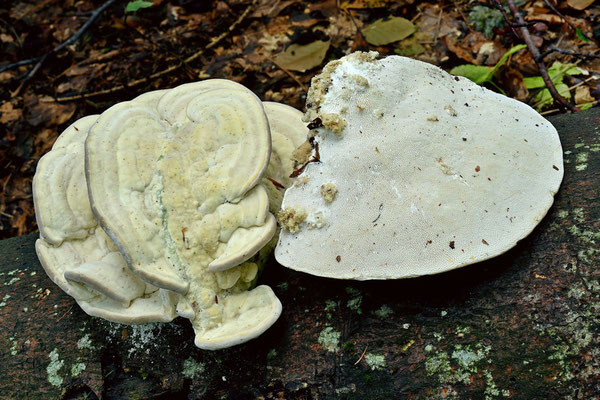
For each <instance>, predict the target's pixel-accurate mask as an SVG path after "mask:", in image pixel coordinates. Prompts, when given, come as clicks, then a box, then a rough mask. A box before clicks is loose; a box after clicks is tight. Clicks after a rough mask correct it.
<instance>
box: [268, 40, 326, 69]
mask: <svg viewBox="0 0 600 400" xmlns="http://www.w3.org/2000/svg"><path fill="white" fill-rule="evenodd" d="M329 44H330V42H329V41H327V42H324V41H322V40H317V41H316V42H312V43H310V44H306V45H299V44H292V45H291V46H289V47H288V48H287V49H285V51H283V52H282V53H279V54H277V56H275V62H276V63H277V64H278V65H279V66H281V67H282V68H285V69H289V70H291V71H300V72H304V71H306V70H309V69H311V68H314V67H317V66H319V65H321V63H322V62H323V60H324V59H325V55H326V54H327V50H329Z"/></svg>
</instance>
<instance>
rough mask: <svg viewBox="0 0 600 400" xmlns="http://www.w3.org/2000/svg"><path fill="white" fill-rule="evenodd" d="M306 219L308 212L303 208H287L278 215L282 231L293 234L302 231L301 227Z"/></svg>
mask: <svg viewBox="0 0 600 400" xmlns="http://www.w3.org/2000/svg"><path fill="white" fill-rule="evenodd" d="M305 219H306V211H305V210H304V208H302V207H297V208H295V207H286V208H284V209H283V210H280V211H279V212H278V213H277V220H278V221H279V225H280V226H281V229H284V230H286V231H288V232H291V233H297V232H299V231H300V225H301V224H302V222H303V221H304V220H305Z"/></svg>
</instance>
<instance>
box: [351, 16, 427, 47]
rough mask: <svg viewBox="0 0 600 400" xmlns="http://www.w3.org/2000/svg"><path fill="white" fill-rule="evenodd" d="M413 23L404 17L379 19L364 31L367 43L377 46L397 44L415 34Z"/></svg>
mask: <svg viewBox="0 0 600 400" xmlns="http://www.w3.org/2000/svg"><path fill="white" fill-rule="evenodd" d="M415 30H416V28H415V26H414V25H413V23H412V22H410V21H409V20H407V19H406V18H402V17H389V18H382V19H378V20H377V21H375V22H373V23H372V24H370V25H368V26H367V27H366V28H364V29H363V34H364V35H365V39H366V40H367V42H369V43H371V44H372V45H375V46H381V45H384V44H388V43H393V42H397V41H398V40H402V39H405V38H407V37H409V36H410V35H412V34H413V33H414V32H415Z"/></svg>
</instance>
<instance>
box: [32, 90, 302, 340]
mask: <svg viewBox="0 0 600 400" xmlns="http://www.w3.org/2000/svg"><path fill="white" fill-rule="evenodd" d="M265 108H266V109H267V110H265ZM267 115H268V117H269V120H267ZM301 116H302V114H301V113H300V112H299V111H297V110H294V109H292V108H291V107H287V106H284V105H276V104H271V103H266V105H265V107H264V108H263V105H262V103H261V102H260V101H259V100H258V98H256V96H255V95H254V94H253V93H252V92H250V91H248V90H247V89H246V88H245V87H243V86H241V85H239V84H237V83H235V82H230V81H225V80H208V81H203V82H197V83H192V84H186V85H182V86H179V87H177V88H175V89H170V90H162V91H155V92H150V93H146V94H144V95H141V96H138V97H137V98H136V99H134V100H132V101H129V102H125V103H119V104H117V105H115V106H113V107H111V108H110V109H108V110H107V111H105V112H104V113H103V114H102V115H100V116H97V115H95V116H90V117H86V118H83V119H81V120H79V121H77V122H75V123H74V124H72V125H71V126H70V127H69V128H67V129H66V130H65V132H63V134H62V135H61V136H60V137H59V138H58V139H57V141H56V143H55V145H54V147H53V149H52V151H51V152H49V153H48V154H47V155H45V156H44V157H43V158H42V159H41V160H40V162H39V164H38V169H37V171H36V175H35V177H34V184H33V187H34V190H33V191H34V201H35V208H36V216H37V220H38V224H39V226H40V239H39V240H38V241H37V243H36V250H37V253H38V256H39V258H40V261H41V262H42V265H43V266H44V269H45V270H46V272H47V273H48V275H49V276H50V278H51V279H52V280H53V281H54V282H55V283H56V284H57V285H58V286H59V287H60V288H61V289H63V290H64V291H65V292H66V293H67V294H69V295H71V296H73V297H74V298H75V299H76V300H77V302H78V303H79V304H80V305H81V307H82V309H83V310H84V311H86V312H87V313H88V314H90V315H95V316H100V317H103V318H106V319H109V320H112V321H116V322H123V323H145V322H153V321H162V322H166V321H170V320H172V319H173V318H175V317H176V316H177V315H180V316H183V317H185V318H188V319H190V320H192V324H193V327H194V330H195V332H196V339H195V343H196V345H197V346H198V347H201V348H204V349H219V348H223V347H229V346H232V345H235V344H239V343H242V342H245V341H247V340H250V339H252V338H254V337H256V336H258V335H259V334H261V333H262V332H264V331H265V330H266V329H267V328H269V326H271V325H272V324H273V323H274V322H275V320H276V319H277V318H278V317H279V314H280V313H281V303H280V302H279V300H278V299H277V298H276V297H275V295H274V293H273V291H272V290H271V289H270V288H269V287H268V286H264V285H263V286H258V287H256V288H254V289H252V287H253V286H254V284H255V282H256V277H257V274H258V271H259V270H260V269H261V268H262V266H263V265H264V264H265V263H266V260H267V258H268V255H269V254H270V251H271V250H272V248H273V247H274V245H275V242H273V240H272V238H273V236H274V235H275V233H276V232H275V231H276V222H275V218H274V217H273V215H272V214H271V213H270V212H269V209H272V210H276V209H277V208H278V207H279V204H280V202H281V198H282V195H281V193H280V188H274V189H272V190H271V189H270V190H269V194H268V192H267V189H265V186H267V187H268V185H271V186H273V183H272V181H273V182H277V183H278V181H281V182H284V183H285V184H289V181H286V180H285V179H284V178H283V177H287V175H289V173H290V172H291V170H290V164H291V162H292V161H291V159H292V152H293V150H294V149H295V147H296V146H297V145H298V144H299V143H301V141H302V140H304V138H305V137H306V134H307V132H308V131H307V129H306V128H305V127H304V125H303V123H302V121H301ZM270 126H271V128H272V131H273V138H274V143H273V148H272V147H271V138H272V136H271V133H270V128H269V127H270ZM84 150H85V151H84ZM84 153H85V162H84ZM272 154H274V155H275V157H271V161H269V158H270V156H271V155H272ZM267 169H268V174H267V175H266V178H270V180H267V179H266V178H265V174H266V173H267ZM261 182H262V183H263V184H264V185H263V184H261ZM278 184H279V183H278ZM97 221H98V222H97ZM98 223H99V224H98ZM105 232H106V233H105Z"/></svg>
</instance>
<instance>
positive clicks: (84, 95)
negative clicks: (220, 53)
mask: <svg viewBox="0 0 600 400" xmlns="http://www.w3.org/2000/svg"><path fill="white" fill-rule="evenodd" d="M256 4H258V0H253V1H252V4H250V5H249V6H248V7H247V8H246V10H245V11H244V12H243V13H242V14H241V15H240V16H239V18H238V19H237V20H236V21H235V22H234V23H233V24H231V26H229V29H228V30H227V31H225V32H223V33H222V34H220V35H219V36H217V37H215V38H213V39H212V40H211V41H210V43H208V44H207V45H206V46H205V47H204V48H203V49H200V50H198V51H197V52H196V53H194V54H192V55H191V56H189V57H187V58H186V59H184V60H183V62H180V63H177V64H175V65H172V66H170V67H168V68H167V69H164V70H162V71H159V72H155V73H154V74H151V75H149V76H146V77H144V78H140V79H135V80H133V81H130V82H128V83H126V84H123V85H118V86H113V87H112V88H110V89H104V90H99V91H97V92H91V93H81V94H77V95H73V96H67V97H59V98H57V99H56V100H55V101H57V102H66V101H73V100H81V99H88V98H90V97H97V96H103V95H106V94H111V93H116V92H120V91H121V90H124V89H126V88H130V87H133V86H137V85H141V84H143V83H147V82H150V81H152V80H154V79H156V78H160V77H161V76H163V75H167V74H169V73H171V72H173V71H176V70H178V69H179V68H181V67H182V66H183V65H185V64H188V63H190V62H192V61H194V60H195V59H197V58H198V57H200V56H201V55H203V54H204V51H205V50H209V49H211V48H213V47H215V46H216V45H217V44H218V43H219V42H221V40H223V39H224V38H225V37H227V35H229V34H230V33H231V32H232V31H233V30H234V29H236V28H237V27H238V25H239V24H241V23H242V21H243V20H244V19H245V18H246V17H247V16H248V14H250V11H251V10H252V9H253V8H254V6H256Z"/></svg>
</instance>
